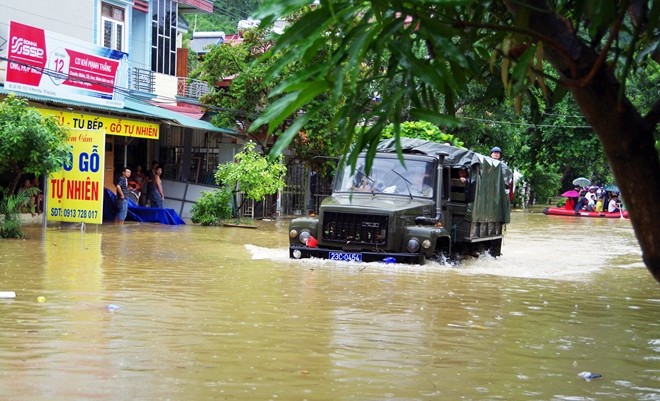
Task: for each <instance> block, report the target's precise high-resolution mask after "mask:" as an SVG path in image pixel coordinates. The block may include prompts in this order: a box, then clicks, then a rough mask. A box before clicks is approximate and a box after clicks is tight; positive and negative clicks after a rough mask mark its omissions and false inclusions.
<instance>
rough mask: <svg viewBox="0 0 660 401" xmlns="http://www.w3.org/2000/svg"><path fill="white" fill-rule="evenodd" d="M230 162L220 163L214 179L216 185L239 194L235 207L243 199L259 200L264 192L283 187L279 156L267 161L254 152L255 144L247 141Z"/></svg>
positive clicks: (282, 167) (240, 205) (283, 175)
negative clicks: (239, 197)
mask: <svg viewBox="0 0 660 401" xmlns="http://www.w3.org/2000/svg"><path fill="white" fill-rule="evenodd" d="M234 161H235V162H228V163H223V164H220V165H219V166H218V171H216V173H215V180H216V183H217V184H219V185H225V186H227V187H228V188H230V189H231V190H232V191H234V192H241V193H242V194H243V200H242V202H241V203H240V204H239V205H237V208H236V209H237V210H240V209H241V207H242V206H243V204H244V203H245V201H246V200H247V199H252V200H254V201H261V200H263V199H264V198H265V197H266V196H267V195H272V194H274V193H277V191H279V190H281V189H282V188H284V177H285V175H286V166H285V165H284V164H283V163H282V157H281V156H280V157H277V158H275V159H274V160H271V159H269V158H268V157H267V156H264V155H261V154H259V153H257V152H256V151H255V143H254V142H251V141H250V142H248V143H246V144H245V148H244V149H243V151H241V152H239V153H237V154H236V156H234Z"/></svg>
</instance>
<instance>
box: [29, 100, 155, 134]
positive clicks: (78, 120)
mask: <svg viewBox="0 0 660 401" xmlns="http://www.w3.org/2000/svg"><path fill="white" fill-rule="evenodd" d="M38 110H39V112H40V113H41V114H42V115H43V116H53V117H55V119H56V120H57V122H58V123H59V124H60V125H62V126H64V127H67V128H70V129H86V130H102V131H105V132H106V133H108V134H111V135H119V136H130V137H133V138H145V139H158V134H159V132H160V125H159V124H158V123H148V122H144V121H135V120H128V119H125V118H119V117H101V116H97V115H94V114H86V113H74V112H71V111H63V110H53V109H41V108H39V109H38Z"/></svg>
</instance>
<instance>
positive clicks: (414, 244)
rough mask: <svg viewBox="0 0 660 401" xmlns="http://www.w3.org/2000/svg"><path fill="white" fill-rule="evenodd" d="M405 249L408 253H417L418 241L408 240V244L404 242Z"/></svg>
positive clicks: (415, 239) (414, 239)
mask: <svg viewBox="0 0 660 401" xmlns="http://www.w3.org/2000/svg"><path fill="white" fill-rule="evenodd" d="M406 249H407V250H408V252H410V253H415V252H417V251H419V241H418V240H417V238H411V239H409V240H408V242H406Z"/></svg>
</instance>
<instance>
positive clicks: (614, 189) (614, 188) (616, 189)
mask: <svg viewBox="0 0 660 401" xmlns="http://www.w3.org/2000/svg"><path fill="white" fill-rule="evenodd" d="M605 190H606V191H611V192H620V191H619V187H617V186H616V185H614V184H607V185H605Z"/></svg>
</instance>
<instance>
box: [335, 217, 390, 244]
mask: <svg viewBox="0 0 660 401" xmlns="http://www.w3.org/2000/svg"><path fill="white" fill-rule="evenodd" d="M387 223H388V216H378V215H375V216H374V215H363V214H350V213H336V212H325V213H324V214H323V240H325V241H329V242H338V243H342V244H364V245H385V244H386V243H387Z"/></svg>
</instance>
